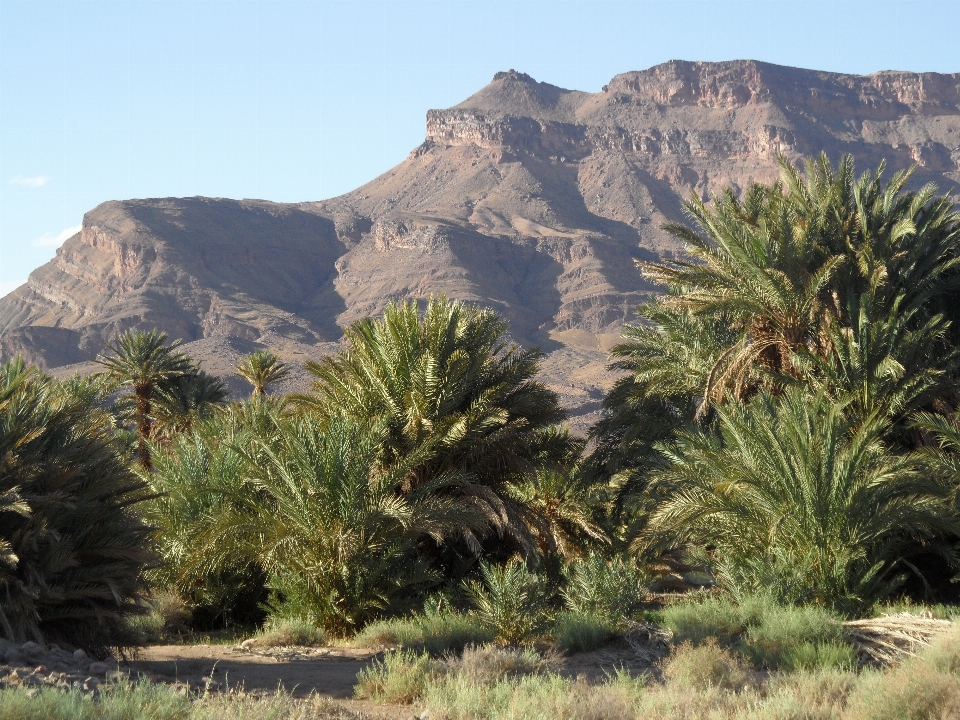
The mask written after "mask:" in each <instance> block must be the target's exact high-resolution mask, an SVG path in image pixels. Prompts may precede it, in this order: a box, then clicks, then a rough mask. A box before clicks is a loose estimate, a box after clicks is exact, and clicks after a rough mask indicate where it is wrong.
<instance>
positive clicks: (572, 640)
mask: <svg viewBox="0 0 960 720" xmlns="http://www.w3.org/2000/svg"><path fill="white" fill-rule="evenodd" d="M618 630H619V628H618V626H617V625H615V624H614V623H612V622H611V621H610V620H608V619H607V618H606V617H600V616H598V615H592V614H580V613H575V612H563V613H560V614H559V615H558V616H557V619H556V621H555V622H554V624H553V630H552V631H551V633H550V635H551V637H552V638H553V641H554V642H555V643H556V645H557V648H558V649H560V650H562V651H564V652H568V653H574V652H586V651H590V650H596V649H597V648H599V647H603V646H604V645H606V644H607V643H609V642H610V641H611V640H612V639H613V638H614V637H616V636H617V634H618Z"/></svg>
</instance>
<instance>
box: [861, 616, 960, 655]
mask: <svg viewBox="0 0 960 720" xmlns="http://www.w3.org/2000/svg"><path fill="white" fill-rule="evenodd" d="M951 625H953V623H951V622H950V621H949V620H937V619H936V618H934V617H933V615H932V614H930V613H923V614H921V615H913V614H911V613H908V612H903V613H899V614H897V615H884V616H882V617H878V618H868V619H866V620H850V621H848V622H845V623H843V628H844V630H845V631H846V634H847V637H848V638H849V639H850V640H851V641H852V643H853V644H854V646H855V647H856V648H857V650H859V651H860V654H861V658H863V660H865V661H866V662H868V663H875V664H878V665H892V664H894V663H896V662H899V661H900V660H902V659H903V658H904V657H913V656H914V655H915V654H916V651H917V650H919V649H920V648H923V647H926V646H927V645H929V644H930V641H931V639H933V638H934V637H935V636H936V635H938V634H940V633H942V632H943V631H944V630H946V629H947V628H949V627H950V626H951Z"/></svg>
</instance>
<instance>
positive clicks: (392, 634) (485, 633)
mask: <svg viewBox="0 0 960 720" xmlns="http://www.w3.org/2000/svg"><path fill="white" fill-rule="evenodd" d="M494 634H495V633H494V631H493V630H492V629H491V628H490V627H489V626H488V625H485V624H483V623H482V622H481V620H480V619H479V618H477V617H476V616H474V615H469V614H465V613H457V612H452V611H441V612H432V613H429V612H428V613H417V614H415V615H412V616H409V617H401V618H391V619H387V620H375V621H374V622H372V623H370V624H369V625H367V626H366V627H364V628H363V630H361V631H360V632H359V633H357V634H356V635H355V636H354V637H353V640H352V644H353V645H355V646H357V647H389V646H401V647H405V648H419V649H422V650H425V651H426V652H427V653H429V654H430V655H432V656H437V655H442V654H444V653H447V652H459V651H461V650H463V648H465V647H466V646H467V645H482V644H483V643H488V642H492V641H493V638H494Z"/></svg>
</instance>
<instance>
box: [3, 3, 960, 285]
mask: <svg viewBox="0 0 960 720" xmlns="http://www.w3.org/2000/svg"><path fill="white" fill-rule="evenodd" d="M675 58H679V59H685V60H730V59H736V58H753V59H758V60H765V61H768V62H774V63H779V64H783V65H793V66H798V67H808V68H816V69H821V70H831V71H837V72H851V73H871V72H875V71H877V70H886V69H897V70H916V71H937V72H960V0H953V1H951V2H929V1H926V0H912V1H911V0H899V1H898V2H884V1H882V0H874V1H873V2H859V1H854V0H832V2H816V1H798V0H791V1H776V0H767V1H765V2H755V1H751V2H736V1H729V2H725V1H723V0H713V1H711V2H685V1H682V0H672V1H671V2H652V1H650V2H646V1H643V0H638V1H634V2H614V1H610V2H604V1H603V0H592V1H590V2H586V1H581V0H577V1H569V2H564V1H562V0H552V1H533V0H530V1H524V0H513V1H511V2H497V1H496V0H485V1H484V2H473V1H472V0H469V1H468V0H436V1H426V0H379V1H371V2H365V1H364V0H346V1H343V0H339V1H335V0H309V1H308V0H304V1H299V2H297V1H289V2H288V1H284V0H259V1H254V0H250V1H245V0H90V1H88V0H66V1H61V2H46V1H45V0H27V1H16V0H0V295H2V294H5V293H6V292H8V291H9V290H11V289H12V288H13V287H15V286H16V285H17V284H19V283H20V282H22V281H24V280H25V279H26V277H27V275H28V274H29V272H30V271H31V270H32V269H34V268H35V267H37V266H39V265H41V264H42V263H44V262H46V261H47V260H48V259H50V258H51V257H52V256H53V254H54V252H55V250H56V247H57V246H58V245H59V243H61V242H62V241H63V239H64V238H65V237H66V236H68V235H69V234H70V233H71V232H72V230H71V229H72V228H77V227H78V226H79V225H80V222H81V220H82V218H83V213H84V212H86V211H87V210H89V209H91V208H93V207H95V206H96V205H97V204H99V203H101V202H104V201H106V200H113V199H124V198H133V197H166V196H190V195H207V196H219V197H235V198H241V197H248V198H264V199H269V200H276V201H301V200H319V199H322V198H326V197H331V196H334V195H337V194H340V193H343V192H346V191H348V190H351V189H353V188H354V187H356V186H358V185H360V184H362V183H364V182H366V181H368V180H370V179H372V178H373V177H375V176H376V175H378V174H379V173H381V172H383V171H384V170H387V169H388V168H390V167H392V166H393V165H395V164H396V163H398V162H400V161H401V160H403V158H404V157H406V155H407V154H408V153H409V152H410V150H412V149H413V148H414V147H415V146H416V145H418V144H419V143H420V142H421V141H422V140H423V134H424V116H425V113H426V111H427V110H428V109H429V108H434V107H447V106H450V105H453V104H456V103H457V102H459V101H460V100H462V99H464V98H466V97H467V96H469V95H471V94H472V93H473V92H475V91H476V90H478V89H479V88H481V87H482V86H483V85H485V84H486V83H488V82H489V81H490V79H491V78H492V77H493V74H494V73H495V72H497V71H498V70H507V69H510V68H515V69H517V70H521V71H524V72H527V73H529V74H530V75H532V76H533V77H535V78H536V79H538V80H544V81H547V82H550V83H553V84H555V85H560V86H563V87H568V88H576V89H580V90H589V91H597V90H599V89H600V87H601V86H602V85H604V84H605V83H606V82H607V81H608V80H609V79H610V78H611V77H613V76H614V75H616V74H617V73H620V72H626V71H628V70H640V69H644V68H647V67H650V66H651V65H655V64H657V63H661V62H664V61H666V60H670V59H675Z"/></svg>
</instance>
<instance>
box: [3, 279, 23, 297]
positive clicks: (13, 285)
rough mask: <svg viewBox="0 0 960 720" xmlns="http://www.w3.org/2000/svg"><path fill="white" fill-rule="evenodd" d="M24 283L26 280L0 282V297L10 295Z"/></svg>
mask: <svg viewBox="0 0 960 720" xmlns="http://www.w3.org/2000/svg"><path fill="white" fill-rule="evenodd" d="M25 282H26V280H0V297H3V296H4V295H8V294H10V293H12V292H13V291H14V290H16V289H17V288H18V287H20V286H21V285H23V284H24V283H25Z"/></svg>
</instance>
